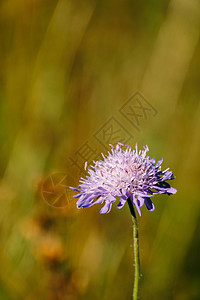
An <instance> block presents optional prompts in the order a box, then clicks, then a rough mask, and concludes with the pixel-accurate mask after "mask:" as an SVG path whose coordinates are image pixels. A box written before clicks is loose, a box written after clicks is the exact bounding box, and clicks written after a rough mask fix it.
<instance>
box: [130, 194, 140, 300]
mask: <svg viewBox="0 0 200 300" xmlns="http://www.w3.org/2000/svg"><path fill="white" fill-rule="evenodd" d="M127 202H128V206H129V209H130V212H131V218H132V222H133V246H134V264H135V278H134V286H133V300H137V299H138V290H139V278H140V254H139V234H138V224H137V217H136V214H135V210H134V207H133V203H132V201H131V199H130V198H128V199H127Z"/></svg>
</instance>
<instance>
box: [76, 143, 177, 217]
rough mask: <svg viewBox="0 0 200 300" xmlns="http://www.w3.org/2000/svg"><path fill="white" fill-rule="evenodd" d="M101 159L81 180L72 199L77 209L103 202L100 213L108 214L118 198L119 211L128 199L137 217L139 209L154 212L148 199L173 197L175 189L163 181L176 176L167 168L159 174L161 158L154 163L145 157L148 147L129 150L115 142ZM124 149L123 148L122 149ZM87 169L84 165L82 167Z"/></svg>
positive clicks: (128, 147)
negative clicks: (74, 200)
mask: <svg viewBox="0 0 200 300" xmlns="http://www.w3.org/2000/svg"><path fill="white" fill-rule="evenodd" d="M110 146H111V147H112V149H111V151H110V152H108V155H107V156H106V157H105V156H104V155H103V154H102V157H103V160H99V161H96V162H95V161H93V162H94V165H91V166H90V167H88V173H89V176H86V178H81V179H80V185H79V186H78V188H72V187H71V189H72V190H75V191H77V192H78V194H77V195H75V196H74V197H75V198H79V199H78V201H77V207H78V208H82V207H90V206H92V205H93V204H97V203H104V206H103V207H102V208H101V210H100V213H101V214H104V213H109V212H110V210H111V207H112V204H113V202H115V201H116V200H117V199H116V197H120V201H119V203H118V205H117V208H119V209H120V208H122V207H123V206H124V204H125V203H126V201H127V199H128V198H129V199H130V200H131V201H132V203H133V204H134V205H135V207H136V209H137V211H138V213H139V215H141V211H140V207H141V206H143V204H145V205H146V207H147V209H148V210H149V211H153V210H154V209H155V207H154V205H153V203H152V201H151V198H152V197H153V196H154V195H156V194H168V195H171V194H175V193H176V192H177V190H176V189H175V188H172V187H170V185H169V184H168V183H167V182H166V181H167V180H172V179H174V178H175V177H174V176H173V172H172V171H169V168H167V169H166V170H164V171H161V164H162V161H163V159H162V158H161V159H160V160H159V161H158V162H157V163H156V161H155V159H154V158H150V157H149V156H146V154H147V152H148V151H149V148H148V146H146V147H144V150H142V151H141V150H140V151H138V145H137V144H136V146H135V149H134V150H132V149H131V147H130V146H128V145H126V146H124V145H123V144H122V143H118V144H117V145H116V147H113V146H112V145H110ZM123 146H124V147H125V148H124V147H123ZM85 168H87V164H85Z"/></svg>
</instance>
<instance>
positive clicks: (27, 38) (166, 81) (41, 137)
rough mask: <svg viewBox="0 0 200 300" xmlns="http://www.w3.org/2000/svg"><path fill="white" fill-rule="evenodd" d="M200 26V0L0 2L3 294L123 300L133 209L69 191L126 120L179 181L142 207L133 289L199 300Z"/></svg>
mask: <svg viewBox="0 0 200 300" xmlns="http://www.w3.org/2000/svg"><path fill="white" fill-rule="evenodd" d="M199 33H200V2H199V0H190V1H183V0H171V1H167V0H163V1H158V0H157V1H156V0H146V1H131V0H126V1H122V0H116V1H112V0H108V1H104V0H102V1H96V0H86V1H79V0H77V1H68V0H60V1H59V0H57V1H53V0H44V1H39V0H30V1H25V0H2V1H1V2H0V63H1V68H0V99H1V102H0V122H1V124H0V126H1V127H0V128H1V130H0V140H1V148H0V153H1V155H0V176H1V179H0V265H1V268H0V299H2V300H15V299H20V300H21V299H25V300H36V299H37V300H38V299H45V300H57V299H58V300H63V299H69V300H76V299H105V300H110V299H116V300H117V299H127V300H128V299H131V294H132V284H133V273H134V267H133V248H132V226H131V217H130V213H129V211H128V207H127V206H125V207H124V208H123V209H122V210H117V209H115V208H116V205H114V206H113V209H112V210H111V212H110V213H109V214H108V215H107V214H106V215H100V214H99V210H100V205H97V206H94V207H91V208H88V209H83V210H77V208H76V204H75V200H74V199H73V198H72V193H71V192H70V191H69V189H68V188H67V187H66V188H65V187H64V186H67V185H76V186H77V185H78V181H79V177H80V171H79V169H83V166H84V163H83V162H82V161H81V160H80V159H83V157H82V156H83V152H82V156H81V155H80V150H81V149H82V150H84V149H83V147H86V146H87V147H88V145H90V147H91V148H92V149H93V150H94V149H95V151H96V152H95V153H94V152H93V154H91V155H90V153H89V152H88V153H86V152H87V149H86V148H85V150H84V151H85V152H84V154H88V155H89V156H90V158H89V159H95V158H96V156H97V155H98V153H100V152H101V151H103V152H106V151H107V150H106V148H105V147H106V145H107V144H108V143H109V142H113V143H115V142H117V141H118V140H117V139H118V136H117V135H118V134H119V133H120V130H121V128H123V130H125V131H124V132H125V135H127V136H126V140H127V142H128V143H129V144H130V145H131V146H133V147H134V145H135V142H136V141H138V142H139V146H140V148H142V146H143V145H146V144H148V146H149V148H150V153H149V155H150V156H151V157H155V158H156V159H159V158H160V157H163V158H164V162H163V168H167V167H170V169H171V170H173V171H174V175H175V176H176V179H175V180H174V181H173V182H172V186H173V187H175V188H177V190H178V193H177V194H176V195H174V196H170V197H168V196H165V195H163V196H157V197H155V198H154V204H155V206H156V209H155V211H154V212H152V213H151V212H148V211H147V210H146V208H142V217H141V218H139V232H140V256H141V273H142V277H141V281H140V299H154V300H157V299H162V300H169V299H174V300H186V299H190V300H197V299H200V260H199V253H200V235H199V231H200V219H199V215H200V201H199V175H200V174H199V167H200V166H199V145H200V143H199V142H200V104H199V93H200V84H199V80H200V73H199V69H200V56H199V51H200V43H199ZM137 91H138V92H139V93H140V94H139V95H143V96H144V98H145V99H146V100H147V102H145V101H146V100H144V99H143V100H142V101H143V104H144V103H146V107H147V108H149V110H146V115H145V113H143V112H142V110H140V109H139V110H137V109H138V108H137V109H136V110H137V113H138V114H140V117H138V118H139V119H138V122H139V123H138V127H136V126H134V124H132V123H131V122H130V121H129V120H128V116H129V117H131V116H130V114H129V115H128V114H127V118H126V117H124V116H123V115H122V113H121V110H120V109H121V108H122V107H124V105H126V104H127V103H129V102H127V101H128V99H129V98H130V97H131V96H132V95H134V94H135V93H136V92H137ZM141 99H142V98H141ZM133 100H134V98H133ZM135 101H136V100H135ZM127 105H128V104H127ZM129 108H130V107H129ZM150 108H151V109H150ZM106 122H114V123H112V124H111V123H106ZM106 124H107V125H106ZM109 124H110V129H109V128H106V130H110V138H109V135H107V136H106V138H105V136H104V141H103V143H100V140H101V139H103V136H101V134H102V130H103V128H104V129H105V126H108V125H109ZM117 126H119V127H120V128H118V127H117ZM112 130H113V131H114V132H115V137H114V138H115V139H116V141H113V140H112V136H111V131H112ZM104 133H105V132H104ZM116 134H117V135H116ZM120 134H121V136H120V138H121V141H122V139H123V138H125V137H124V136H123V133H120ZM88 149H89V148H88ZM90 150H91V149H90ZM88 151H89V150H88ZM78 159H79V160H78ZM77 164H78V166H77ZM60 173H63V174H64V175H63V174H60ZM62 176H64V177H63V179H62ZM52 180H53V182H54V183H55V187H54V188H55V189H56V190H55V189H54V188H53V187H52ZM63 180H64V181H63ZM57 183H61V185H60V184H58V185H57ZM57 195H58V196H59V197H58V198H56V197H57ZM60 196H61V197H60Z"/></svg>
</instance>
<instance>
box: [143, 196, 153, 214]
mask: <svg viewBox="0 0 200 300" xmlns="http://www.w3.org/2000/svg"><path fill="white" fill-rule="evenodd" d="M144 203H145V205H146V207H147V209H148V210H149V211H153V210H154V209H155V206H154V204H153V203H152V201H151V200H150V199H149V198H146V199H145V200H144Z"/></svg>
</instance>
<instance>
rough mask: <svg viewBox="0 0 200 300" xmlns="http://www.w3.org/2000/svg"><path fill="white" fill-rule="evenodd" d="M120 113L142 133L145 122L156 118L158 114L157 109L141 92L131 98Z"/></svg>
mask: <svg viewBox="0 0 200 300" xmlns="http://www.w3.org/2000/svg"><path fill="white" fill-rule="evenodd" d="M119 112H120V113H121V114H122V116H123V117H124V118H125V119H126V120H128V121H129V122H130V123H131V125H132V126H134V128H135V129H136V130H138V131H140V129H141V125H142V122H143V121H146V120H149V119H150V118H151V117H155V116H156V115H157V113H158V111H157V110H156V109H155V107H154V106H153V105H152V104H151V103H150V102H149V101H147V99H145V98H144V96H143V95H142V94H141V93H139V92H136V93H135V94H134V95H133V96H131V97H130V98H129V99H128V100H127V101H126V103H124V105H123V106H122V107H121V108H120V109H119Z"/></svg>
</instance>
